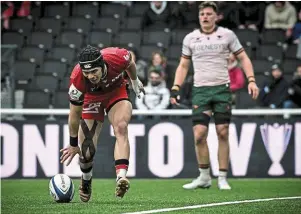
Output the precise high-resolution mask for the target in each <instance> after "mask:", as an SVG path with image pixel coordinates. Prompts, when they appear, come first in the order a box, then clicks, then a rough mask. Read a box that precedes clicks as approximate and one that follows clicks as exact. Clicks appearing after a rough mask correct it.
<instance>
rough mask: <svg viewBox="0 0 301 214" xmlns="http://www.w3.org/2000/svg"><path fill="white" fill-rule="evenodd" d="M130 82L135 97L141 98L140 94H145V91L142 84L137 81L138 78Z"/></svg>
mask: <svg viewBox="0 0 301 214" xmlns="http://www.w3.org/2000/svg"><path fill="white" fill-rule="evenodd" d="M131 81H132V87H133V90H134V92H135V94H136V96H137V97H138V98H141V93H143V94H145V90H144V88H143V84H142V82H141V81H140V80H139V79H138V77H137V79H136V80H131Z"/></svg>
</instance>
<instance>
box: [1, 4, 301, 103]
mask: <svg viewBox="0 0 301 214" xmlns="http://www.w3.org/2000/svg"><path fill="white" fill-rule="evenodd" d="M200 3H201V2H195V1H188V2H166V1H162V2H159V1H153V2H130V1H127V2H118V1H115V2H29V1H24V2H1V6H2V7H1V9H2V11H1V12H2V23H1V28H2V30H1V37H2V40H1V44H2V48H1V53H2V59H1V83H2V84H1V103H2V108H68V105H69V104H68V101H67V99H68V96H67V91H68V82H69V75H70V72H71V71H72V68H73V66H74V65H75V64H76V54H77V52H78V50H79V49H81V48H82V47H84V46H86V45H87V44H90V45H94V46H97V47H99V48H104V47H110V46H118V47H124V48H127V49H129V50H130V51H131V52H132V54H133V56H134V57H135V61H136V63H137V72H138V76H139V78H140V79H141V80H142V81H143V83H144V84H145V86H146V87H145V89H146V95H145V96H144V97H143V99H141V100H135V96H134V95H133V96H132V101H133V104H134V107H135V108H137V109H169V108H175V107H173V106H171V105H170V104H169V96H170V91H169V89H170V88H171V86H172V84H173V80H174V73H175V70H176V67H177V65H178V63H179V58H180V56H181V49H182V41H183V38H184V36H185V35H186V34H187V33H189V32H191V31H192V30H193V29H195V28H199V21H198V12H199V11H198V5H199V4H200ZM217 4H218V6H219V12H218V22H217V24H218V25H219V26H222V27H227V28H230V29H231V30H233V31H234V32H235V33H236V35H237V36H238V38H239V39H240V41H241V43H242V45H243V46H244V48H245V50H246V52H247V53H248V55H249V56H250V58H251V60H252V63H253V66H254V71H255V75H256V80H257V84H258V86H259V88H260V96H259V99H258V100H257V101H253V100H251V98H250V97H249V96H248V92H247V90H246V86H247V85H246V80H245V75H244V73H243V71H242V69H241V67H240V64H239V62H238V61H237V60H236V59H235V57H234V56H233V55H232V54H231V55H230V56H229V65H228V68H229V76H230V80H231V82H230V85H231V90H232V92H233V106H234V108H238V109H245V108H300V107H301V3H300V2H297V1H296V2H284V1H276V2H257V1H256V2H255V1H242V2H217ZM12 45H15V46H12ZM192 83H193V67H192V65H191V68H190V70H189V75H188V77H187V78H186V81H185V84H184V85H183V87H182V90H181V93H182V96H181V97H182V102H181V105H180V106H177V107H176V108H183V109H187V108H188V109H190V108H191V87H192Z"/></svg>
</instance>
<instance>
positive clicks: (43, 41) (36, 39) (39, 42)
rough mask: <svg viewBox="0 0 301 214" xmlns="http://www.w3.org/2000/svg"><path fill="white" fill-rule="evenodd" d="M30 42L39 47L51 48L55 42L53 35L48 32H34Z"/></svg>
mask: <svg viewBox="0 0 301 214" xmlns="http://www.w3.org/2000/svg"><path fill="white" fill-rule="evenodd" d="M29 38H30V39H29V41H28V44H29V45H31V46H37V47H39V48H45V49H50V48H51V47H52V44H53V36H52V34H50V33H47V32H32V34H31V35H30V37H29Z"/></svg>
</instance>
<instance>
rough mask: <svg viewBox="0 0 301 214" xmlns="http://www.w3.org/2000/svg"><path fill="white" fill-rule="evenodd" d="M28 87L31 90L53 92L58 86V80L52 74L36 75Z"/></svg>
mask: <svg viewBox="0 0 301 214" xmlns="http://www.w3.org/2000/svg"><path fill="white" fill-rule="evenodd" d="M29 87H30V89H31V90H43V91H45V92H54V91H56V90H57V88H58V80H57V78H56V77H54V76H44V75H37V76H35V78H34V80H33V81H32V83H31V84H30V86H29Z"/></svg>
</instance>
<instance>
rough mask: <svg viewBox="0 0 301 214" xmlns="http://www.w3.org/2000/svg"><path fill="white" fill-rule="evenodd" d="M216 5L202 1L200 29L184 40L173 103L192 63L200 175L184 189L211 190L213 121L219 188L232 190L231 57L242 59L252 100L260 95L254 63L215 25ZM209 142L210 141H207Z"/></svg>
mask: <svg viewBox="0 0 301 214" xmlns="http://www.w3.org/2000/svg"><path fill="white" fill-rule="evenodd" d="M217 10H218V9H217V6H216V4H215V3H214V2H208V1H207V2H203V3H202V4H201V5H200V6H199V20H200V29H196V30H194V31H192V32H191V33H189V34H187V35H186V37H185V38H184V40H183V48H182V57H181V60H180V63H179V66H178V68H177V70H176V75H175V80H174V86H173V87H172V89H171V98H170V101H171V103H172V104H178V103H179V94H180V93H179V91H180V88H181V85H182V84H183V82H184V80H185V78H186V75H187V72H188V69H189V66H190V61H192V63H193V67H194V83H193V89H192V95H193V96H192V112H193V115H192V120H193V133H194V143H195V152H196V157H197V161H198V165H199V171H200V176H199V177H197V178H196V179H195V180H193V181H192V182H191V183H188V184H185V185H184V186H183V188H185V189H195V188H209V187H210V186H211V176H210V163H209V150H208V145H207V134H208V125H209V121H210V119H211V116H213V118H214V122H215V127H216V132H217V136H218V141H219V147H218V163H219V176H218V188H219V189H221V190H229V189H231V186H230V185H229V183H228V182H227V179H226V178H227V171H228V165H229V141H228V139H229V137H228V135H229V123H230V119H231V92H230V84H229V82H230V79H229V75H228V69H227V67H228V66H227V65H228V57H229V54H230V53H233V54H234V55H235V56H236V58H237V59H239V60H240V62H241V65H242V67H243V69H244V72H245V74H246V77H247V79H248V92H249V94H250V96H252V98H253V99H256V98H257V96H258V87H257V85H256V82H255V77H254V72H253V66H252V63H251V61H250V59H249V57H248V56H247V54H246V52H245V51H244V49H243V47H242V45H241V44H240V42H239V40H238V39H237V37H236V35H235V34H234V33H233V31H231V30H229V29H227V28H224V27H219V26H217V25H216V20H217ZM208 143H210V142H208Z"/></svg>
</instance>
